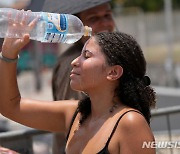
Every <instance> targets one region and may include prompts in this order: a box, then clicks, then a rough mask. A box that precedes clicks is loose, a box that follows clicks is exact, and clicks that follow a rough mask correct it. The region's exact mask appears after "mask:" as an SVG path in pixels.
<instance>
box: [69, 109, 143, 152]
mask: <svg viewBox="0 0 180 154" xmlns="http://www.w3.org/2000/svg"><path fill="white" fill-rule="evenodd" d="M131 111H133V112H137V113H139V114H141V115H142V113H141V112H139V111H136V110H128V111H126V112H124V113H123V114H122V115H121V116H120V117H119V119H118V120H117V122H116V124H115V126H114V128H113V130H112V132H111V134H110V136H109V138H108V140H107V142H106V144H105V146H104V148H103V149H102V150H101V151H99V152H98V153H97V154H110V153H109V151H108V145H109V142H110V141H111V138H112V136H113V135H114V132H115V131H116V128H117V126H118V124H119V121H120V120H121V118H122V117H123V116H124V115H125V114H126V113H128V112H131ZM77 114H78V112H77V111H76V112H75V113H74V116H73V118H72V121H71V125H70V128H69V132H68V134H67V137H66V140H68V138H69V134H70V131H71V127H72V125H73V123H74V120H75V118H76V116H77Z"/></svg>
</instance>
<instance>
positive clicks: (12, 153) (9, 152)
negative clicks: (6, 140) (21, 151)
mask: <svg viewBox="0 0 180 154" xmlns="http://www.w3.org/2000/svg"><path fill="white" fill-rule="evenodd" d="M0 153H1V154H3V153H4V154H18V153H17V152H15V151H13V150H10V149H7V148H4V147H0Z"/></svg>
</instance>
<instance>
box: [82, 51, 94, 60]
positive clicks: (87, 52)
mask: <svg viewBox="0 0 180 154" xmlns="http://www.w3.org/2000/svg"><path fill="white" fill-rule="evenodd" d="M82 55H83V57H84V58H86V59H87V58H90V57H91V56H92V53H91V52H90V51H89V50H84V51H83V52H82Z"/></svg>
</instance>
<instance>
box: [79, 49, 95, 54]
mask: <svg viewBox="0 0 180 154" xmlns="http://www.w3.org/2000/svg"><path fill="white" fill-rule="evenodd" d="M84 52H90V53H91V54H93V53H92V52H91V51H89V50H87V49H85V50H82V51H81V54H83V53H84Z"/></svg>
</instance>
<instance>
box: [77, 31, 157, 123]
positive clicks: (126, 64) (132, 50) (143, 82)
mask: <svg viewBox="0 0 180 154" xmlns="http://www.w3.org/2000/svg"><path fill="white" fill-rule="evenodd" d="M94 37H95V38H96V41H97V42H98V44H99V46H100V47H101V50H102V52H103V54H104V55H105V57H106V60H107V63H108V64H109V65H110V66H113V65H120V66H121V67H122V68H123V75H122V76H121V77H120V79H119V85H118V86H117V88H116V90H115V95H116V96H117V97H118V98H119V100H120V101H121V102H122V103H123V104H125V105H127V106H129V107H131V108H134V109H137V110H138V111H140V112H141V113H142V114H143V115H144V117H145V119H146V121H147V122H148V124H150V118H151V112H150V109H151V107H154V106H155V103H156V97H155V92H154V90H153V89H152V88H151V87H150V86H149V84H150V83H149V81H148V80H147V79H149V78H148V77H147V76H145V73H146V60H145V58H144V55H143V52H142V50H141V47H140V46H139V44H138V43H137V42H136V40H135V39H134V38H133V37H132V36H130V35H128V34H125V33H122V32H111V33H109V32H108V33H107V32H106V33H98V34H96V35H95V36H94ZM78 111H79V112H80V113H81V115H82V116H81V119H80V124H82V123H83V122H84V121H85V119H86V118H87V117H88V115H89V114H90V113H91V101H90V98H89V97H86V98H85V99H83V100H82V101H80V102H79V105H78Z"/></svg>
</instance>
